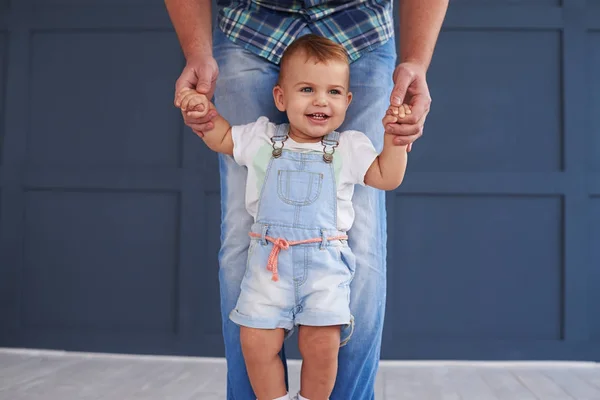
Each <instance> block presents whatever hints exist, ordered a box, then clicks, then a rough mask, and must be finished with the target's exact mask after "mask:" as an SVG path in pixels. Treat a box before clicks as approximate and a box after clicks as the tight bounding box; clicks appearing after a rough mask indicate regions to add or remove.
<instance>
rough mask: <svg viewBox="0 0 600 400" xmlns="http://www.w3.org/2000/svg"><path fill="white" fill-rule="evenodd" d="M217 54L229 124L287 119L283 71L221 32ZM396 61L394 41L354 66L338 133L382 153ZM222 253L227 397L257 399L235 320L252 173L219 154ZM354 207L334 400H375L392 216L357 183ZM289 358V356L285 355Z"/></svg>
mask: <svg viewBox="0 0 600 400" xmlns="http://www.w3.org/2000/svg"><path fill="white" fill-rule="evenodd" d="M213 47H214V56H215V59H216V60H217V63H218V65H219V71H220V73H219V79H218V81H217V84H216V92H215V105H216V107H217V109H218V110H219V113H220V114H221V115H223V117H225V118H226V119H227V120H228V121H229V122H230V123H231V124H234V125H240V124H246V123H249V122H254V121H256V119H258V117H260V116H266V117H268V118H269V119H270V120H271V121H273V122H275V123H283V122H287V120H286V117H285V114H283V113H281V112H279V111H278V110H277V108H275V104H274V102H273V95H272V90H273V86H274V85H275V82H276V81H277V75H278V73H279V67H278V66H277V65H274V64H272V63H270V62H268V61H266V60H265V59H263V58H261V57H258V56H256V55H254V54H253V53H250V52H248V51H246V50H244V49H243V48H241V47H240V46H238V45H236V44H234V43H233V42H231V41H230V40H229V39H227V38H226V37H225V35H223V34H222V33H221V32H220V31H219V29H218V28H217V29H215V33H214V37H213ZM395 64H396V47H395V42H394V40H393V39H392V40H390V41H388V42H387V43H386V44H384V45H383V46H381V47H379V48H377V49H376V50H374V51H372V52H370V53H368V54H365V55H364V56H363V57H361V58H360V59H359V60H357V61H355V62H354V63H352V64H351V66H350V90H351V91H352V92H353V94H354V98H353V101H352V104H351V105H350V107H349V109H348V112H347V114H346V120H345V121H344V124H343V125H342V126H341V127H340V129H338V130H339V131H343V130H348V129H353V130H359V131H362V132H364V133H365V134H366V135H367V136H369V138H370V139H371V140H372V141H373V144H374V145H375V148H376V149H377V150H378V151H381V148H382V146H383V125H382V124H381V119H382V118H383V116H384V114H385V111H386V109H387V107H388V105H389V98H390V94H391V91H392V88H393V82H392V74H393V71H394V67H395ZM219 161H220V174H221V207H222V216H221V217H222V221H221V251H220V253H219V265H220V269H219V280H220V290H221V316H222V321H223V337H224V340H225V357H226V358H227V399H228V400H254V399H255V398H256V397H255V396H254V393H253V392H252V388H251V386H250V382H249V380H248V376H247V373H246V368H245V364H244V359H243V356H242V350H241V346H240V340H239V327H238V326H237V325H235V324H234V323H233V322H232V321H231V320H230V319H229V313H230V312H231V310H232V309H233V308H234V307H235V305H236V302H237V299H238V296H239V294H240V284H241V282H242V278H243V276H244V272H245V269H246V260H247V255H248V246H249V243H250V238H249V236H248V232H250V229H251V226H252V223H253V221H252V218H251V217H250V215H249V214H248V212H247V211H246V208H245V205H244V198H245V191H244V187H245V184H246V169H245V168H243V167H240V166H238V165H237V164H236V163H235V162H234V161H233V159H232V158H231V157H229V156H222V155H221V156H220V160H219ZM353 204H354V208H355V212H356V218H355V222H354V225H353V227H352V229H351V230H350V231H349V232H348V235H349V238H350V239H349V245H350V247H351V248H352V250H353V252H354V254H355V258H356V271H355V275H354V280H353V281H352V285H351V298H350V309H351V312H352V314H353V315H354V320H355V321H354V323H355V326H354V332H353V335H352V338H351V340H350V341H349V342H348V343H347V344H346V345H345V346H343V347H341V348H340V354H339V369H338V376H337V380H336V383H335V388H334V390H333V393H332V394H331V399H332V400H342V399H343V400H367V399H374V396H375V395H374V384H375V377H376V374H377V368H378V365H379V355H380V349H381V337H382V331H383V319H384V313H385V299H386V265H385V259H386V240H387V236H386V211H385V193H384V192H383V191H379V190H376V189H372V188H367V187H361V186H357V187H356V190H355V193H354V198H353ZM282 357H283V358H284V361H285V356H282Z"/></svg>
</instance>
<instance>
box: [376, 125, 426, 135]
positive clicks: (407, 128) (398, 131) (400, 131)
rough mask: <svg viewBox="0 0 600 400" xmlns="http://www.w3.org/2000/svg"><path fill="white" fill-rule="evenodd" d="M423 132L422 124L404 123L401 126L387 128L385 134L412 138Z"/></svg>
mask: <svg viewBox="0 0 600 400" xmlns="http://www.w3.org/2000/svg"><path fill="white" fill-rule="evenodd" d="M422 130H423V125H421V124H413V125H408V124H404V123H400V124H390V125H388V126H387V127H386V129H385V132H386V133H391V134H393V135H399V136H412V135H416V134H418V133H419V132H420V131H422Z"/></svg>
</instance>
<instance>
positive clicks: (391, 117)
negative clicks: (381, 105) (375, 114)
mask: <svg viewBox="0 0 600 400" xmlns="http://www.w3.org/2000/svg"><path fill="white" fill-rule="evenodd" d="M411 113H412V110H411V107H410V106H409V105H408V104H402V105H401V106H399V107H396V106H389V107H388V109H387V111H386V112H385V117H383V120H382V121H381V122H382V123H383V127H384V129H385V131H386V132H387V133H390V132H389V130H388V124H394V123H396V122H399V121H400V120H402V119H403V118H405V117H406V116H407V115H410V114H411Z"/></svg>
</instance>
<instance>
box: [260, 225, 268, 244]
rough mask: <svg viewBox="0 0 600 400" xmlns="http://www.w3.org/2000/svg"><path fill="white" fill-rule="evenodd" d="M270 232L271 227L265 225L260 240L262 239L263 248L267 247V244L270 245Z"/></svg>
mask: <svg viewBox="0 0 600 400" xmlns="http://www.w3.org/2000/svg"><path fill="white" fill-rule="evenodd" d="M268 231H269V225H266V224H265V225H263V226H262V233H261V236H260V239H261V244H262V245H263V246H266V245H267V244H269V243H268V242H267V232H268Z"/></svg>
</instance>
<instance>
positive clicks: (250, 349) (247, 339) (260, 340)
mask: <svg viewBox="0 0 600 400" xmlns="http://www.w3.org/2000/svg"><path fill="white" fill-rule="evenodd" d="M273 333H274V332H271V331H266V330H260V329H248V328H244V327H242V328H241V329H240V343H241V345H242V352H243V353H244V358H245V359H246V361H248V362H252V363H262V362H268V361H272V360H273V358H275V357H278V354H279V351H280V350H281V345H282V340H283V337H282V338H281V339H280V338H279V337H278V335H273Z"/></svg>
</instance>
